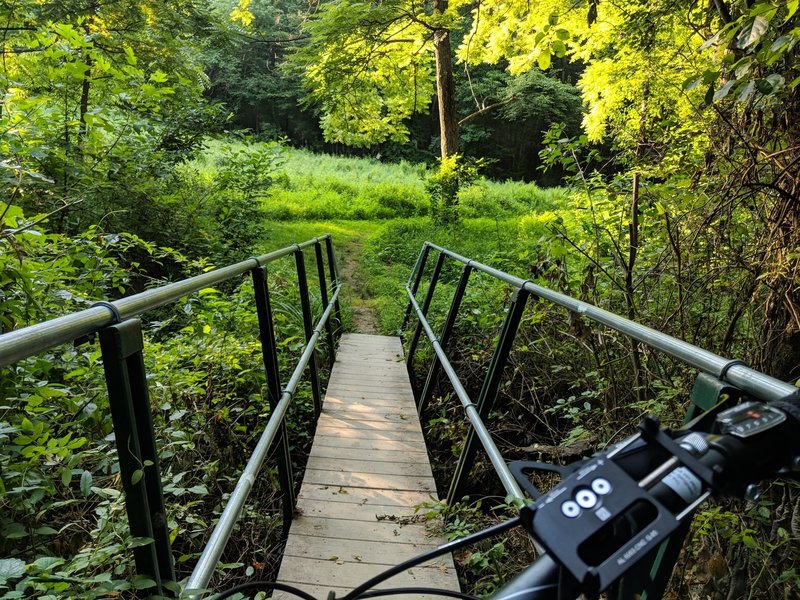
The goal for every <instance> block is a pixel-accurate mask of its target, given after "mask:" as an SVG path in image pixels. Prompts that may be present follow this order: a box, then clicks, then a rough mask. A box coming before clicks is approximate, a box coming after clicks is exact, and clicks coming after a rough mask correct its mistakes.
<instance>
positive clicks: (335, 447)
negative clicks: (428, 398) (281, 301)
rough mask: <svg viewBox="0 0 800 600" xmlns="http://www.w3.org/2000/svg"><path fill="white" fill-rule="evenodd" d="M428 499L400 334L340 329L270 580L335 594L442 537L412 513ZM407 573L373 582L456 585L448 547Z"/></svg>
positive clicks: (426, 468)
mask: <svg viewBox="0 0 800 600" xmlns="http://www.w3.org/2000/svg"><path fill="white" fill-rule="evenodd" d="M387 373H389V374H387ZM318 442H319V443H318ZM435 500H436V487H435V483H434V480H433V477H432V475H431V470H430V463H429V461H428V456H427V450H426V447H425V441H424V438H423V436H422V429H421V427H420V425H419V419H418V417H417V413H416V407H415V406H414V402H413V393H412V391H411V385H410V382H409V381H408V376H407V374H406V372H405V365H404V363H403V362H402V346H401V344H400V340H399V338H392V337H386V336H374V335H363V334H345V335H344V336H342V340H341V343H340V347H339V352H338V355H337V361H336V363H335V364H334V367H333V371H332V373H331V379H330V385H329V387H328V392H327V395H326V400H325V402H323V412H322V415H321V416H320V420H319V422H318V426H317V433H316V436H315V439H314V444H313V446H312V450H311V456H310V458H309V464H308V467H307V469H306V473H305V478H304V481H303V485H302V487H301V490H300V495H299V497H298V502H297V512H298V515H297V516H296V517H295V519H294V521H293V523H292V526H291V528H290V531H289V539H288V540H287V543H286V550H285V552H284V558H283V560H282V563H281V567H280V571H279V574H278V581H279V582H282V583H287V584H289V585H294V586H296V587H298V588H300V589H303V590H305V591H307V592H309V593H311V594H312V595H314V596H315V597H317V598H326V597H327V592H328V591H329V590H333V591H335V592H336V595H337V596H342V595H344V593H346V592H347V591H349V590H350V589H352V588H353V587H355V586H356V585H358V584H360V583H363V582H364V581H366V580H367V579H368V578H369V577H371V576H373V575H375V574H377V573H379V572H381V571H383V570H385V569H386V568H388V567H389V566H392V565H395V564H398V563H400V562H402V561H403V560H406V559H408V558H412V557H413V556H416V555H418V554H421V553H422V552H425V551H427V550H430V549H431V548H434V547H436V546H438V545H440V544H443V543H445V542H446V540H445V539H444V538H443V537H441V536H437V535H434V534H432V532H431V529H430V528H429V527H427V526H426V525H425V524H424V523H423V519H421V518H420V516H419V515H418V514H416V511H415V507H416V506H419V505H423V504H425V503H431V502H433V501H435ZM334 557H335V558H334ZM410 571H411V572H410V573H409V572H405V573H403V574H401V575H400V576H397V577H395V578H392V579H391V580H389V581H387V582H385V583H384V584H382V585H380V586H378V587H381V588H387V587H407V586H416V587H420V586H421V587H436V588H441V589H448V590H459V589H460V587H459V584H458V577H457V575H456V572H455V568H454V565H453V559H452V556H450V555H449V554H448V555H446V556H444V557H441V558H440V559H436V560H435V561H433V563H432V565H428V566H421V567H415V568H414V569H411V570H410ZM290 597H291V596H290V595H288V594H283V593H275V594H274V595H273V598H276V599H278V598H280V599H281V600H283V599H284V598H286V599H287V600H288V598H290ZM393 597H394V598H409V599H410V598H412V597H413V598H415V599H416V600H420V599H423V600H424V599H425V598H426V596H424V595H423V596H420V595H415V596H411V595H408V596H406V595H401V596H393ZM430 598H434V596H430Z"/></svg>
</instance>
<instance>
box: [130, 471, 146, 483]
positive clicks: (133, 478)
mask: <svg viewBox="0 0 800 600" xmlns="http://www.w3.org/2000/svg"><path fill="white" fill-rule="evenodd" d="M142 477H144V471H143V470H142V469H136V470H135V471H134V472H133V475H131V483H132V484H133V485H136V484H137V483H139V482H140V481H141V480H142Z"/></svg>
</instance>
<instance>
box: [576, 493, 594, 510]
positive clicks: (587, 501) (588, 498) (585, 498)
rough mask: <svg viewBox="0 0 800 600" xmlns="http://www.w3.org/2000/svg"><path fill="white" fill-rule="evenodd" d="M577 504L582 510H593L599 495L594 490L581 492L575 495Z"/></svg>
mask: <svg viewBox="0 0 800 600" xmlns="http://www.w3.org/2000/svg"><path fill="white" fill-rule="evenodd" d="M575 502H577V503H578V506H580V507H581V508H593V507H594V506H595V505H596V504H597V494H595V493H594V492H593V491H592V490H587V489H583V490H580V491H578V492H577V493H576V494H575Z"/></svg>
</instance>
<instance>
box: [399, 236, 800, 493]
mask: <svg viewBox="0 0 800 600" xmlns="http://www.w3.org/2000/svg"><path fill="white" fill-rule="evenodd" d="M432 251H433V252H436V253H438V257H437V259H436V263H435V264H434V266H433V271H432V274H431V279H430V283H429V285H428V289H427V292H426V294H425V298H424V300H423V302H422V306H420V304H419V303H418V302H417V299H416V294H417V291H418V290H419V286H420V283H421V281H422V277H423V272H424V271H425V266H426V263H427V261H428V259H429V257H430V254H431V252H432ZM447 259H450V260H452V261H455V262H457V263H461V264H462V265H463V267H462V269H461V276H460V278H459V280H458V283H457V284H456V288H455V291H454V293H453V298H452V300H451V303H450V309H449V311H448V314H447V317H446V319H445V322H444V325H443V326H442V330H441V332H440V334H439V336H438V337H437V336H436V335H435V333H434V332H433V329H432V328H431V326H430V323H429V322H428V320H427V314H428V311H429V309H430V306H431V303H432V301H433V297H434V294H435V291H436V285H437V283H438V282H439V278H440V276H441V273H442V268H443V267H444V264H445V261H446V260H447ZM474 271H479V272H481V273H485V274H487V275H489V276H490V277H493V278H494V279H497V280H498V281H502V282H504V283H507V284H509V285H510V286H512V287H514V288H516V289H515V292H514V295H513V296H512V298H511V301H510V305H509V306H508V311H507V313H506V317H505V321H504V323H503V326H502V329H501V331H500V337H499V339H498V342H497V345H496V346H495V348H494V352H493V354H492V359H491V362H490V364H489V368H488V370H487V372H486V375H485V378H484V381H483V385H482V387H481V390H480V392H479V395H478V400H477V402H475V403H473V402H472V400H471V399H470V397H469V395H468V394H467V392H466V391H465V390H464V386H463V384H462V383H461V381H460V380H459V378H458V375H457V374H456V372H455V370H454V369H453V366H452V365H451V364H450V361H449V359H448V358H447V354H446V349H447V346H448V343H449V341H450V338H451V336H452V332H453V327H454V325H455V322H456V318H457V316H458V311H459V308H460V307H461V302H462V300H463V298H464V294H465V292H466V289H467V285H468V283H469V279H470V275H471V274H472V273H473V272H474ZM406 293H407V295H408V300H409V302H408V306H407V307H406V312H405V318H404V320H403V326H402V329H403V330H405V329H406V326H407V325H408V322H409V318H410V317H411V313H412V310H413V311H414V313H415V314H416V317H417V319H418V322H417V326H416V327H415V329H414V332H413V334H412V336H411V339H410V340H409V344H408V353H407V358H406V364H407V367H408V370H409V374H410V375H411V377H412V381H413V378H414V374H413V363H414V355H415V353H416V350H417V346H418V345H419V340H420V337H421V335H422V333H423V332H424V333H425V335H426V337H427V338H428V340H429V341H430V343H431V345H432V347H433V350H434V357H433V360H432V362H431V364H430V367H429V368H428V374H427V377H426V379H425V384H424V386H423V387H422V391H421V392H420V393H419V394H418V395H417V406H418V408H419V411H420V412H421V411H422V409H423V408H424V407H425V405H426V404H427V402H428V401H429V399H430V397H431V395H432V393H433V388H434V386H435V384H436V382H437V380H438V378H439V376H440V375H441V371H442V370H444V372H445V375H446V376H447V378H448V379H449V381H450V383H451V385H452V386H453V389H454V391H455V393H456V396H457V397H458V399H459V401H460V402H461V404H462V406H463V407H464V409H465V411H466V414H467V417H468V419H469V422H470V427H469V430H468V433H467V437H466V440H465V443H464V447H463V449H462V451H461V456H460V457H459V461H458V466H457V467H456V472H455V475H454V477H453V481H452V483H451V485H450V490H449V492H448V495H447V501H448V503H450V504H452V503H453V502H455V501H456V500H458V499H460V498H461V495H462V492H463V490H464V489H465V487H466V483H467V478H468V477H469V473H470V471H471V469H472V466H473V463H474V461H475V455H476V452H477V450H478V445H477V443H478V442H480V443H481V445H482V446H483V449H484V450H485V452H486V454H487V456H488V458H489V460H490V461H491V463H492V465H493V467H494V469H495V471H496V472H497V475H498V477H499V478H500V481H501V483H502V484H503V487H504V488H505V489H506V492H507V493H508V494H510V495H512V496H514V497H517V498H522V497H523V496H522V492H521V491H520V489H519V487H518V486H517V484H516V482H515V480H514V477H513V475H512V474H511V472H510V471H509V469H508V466H507V465H506V462H505V460H504V459H503V457H502V455H501V454H500V452H499V450H498V449H497V446H496V445H495V443H494V441H493V440H492V436H491V434H490V433H489V431H488V429H487V427H486V425H485V423H484V421H485V420H486V419H487V417H488V415H489V413H490V412H491V410H492V408H493V405H494V402H495V398H496V396H497V391H498V388H499V386H500V384H501V383H502V381H501V378H502V373H503V369H504V368H505V366H506V363H507V361H508V356H509V353H510V351H511V349H512V347H513V344H514V339H515V337H516V334H517V329H518V328H519V324H520V321H521V319H522V316H523V313H524V310H525V305H526V303H527V301H528V298H529V297H530V296H534V297H536V298H541V299H545V300H549V301H551V302H553V303H555V304H557V305H559V306H562V307H564V308H566V309H567V310H570V311H574V312H575V313H577V314H579V315H582V316H585V317H587V318H589V319H592V320H594V321H597V322H598V323H601V324H603V325H606V326H607V327H610V328H612V329H614V330H616V331H619V332H621V333H624V334H626V335H627V336H629V337H631V338H633V339H634V340H636V341H638V342H641V343H643V344H646V345H647V346H650V347H651V348H654V349H656V350H660V351H662V352H665V353H666V354H668V355H670V356H672V357H674V358H677V359H679V360H681V361H683V362H685V363H687V364H688V365H690V366H692V367H694V368H696V369H698V370H699V371H701V372H702V373H706V374H708V375H710V376H711V377H712V378H714V379H715V380H716V381H719V382H721V383H727V384H730V385H731V386H733V387H734V388H736V389H737V390H740V391H741V392H744V393H746V394H749V395H750V396H753V397H755V398H757V399H759V400H762V401H766V402H768V401H772V400H779V399H781V398H785V397H786V396H788V395H790V394H792V393H794V392H795V391H796V389H797V388H795V387H794V386H793V385H791V384H789V383H785V382H783V381H780V380H778V379H775V378H773V377H770V376H769V375H765V374H764V373H760V372H759V371H756V370H755V369H751V368H750V367H748V366H747V365H746V364H745V363H744V362H742V361H740V360H731V359H727V358H723V357H721V356H717V355H716V354H714V353H712V352H709V351H707V350H703V349H702V348H698V347H697V346H694V345H692V344H689V343H688V342H684V341H682V340H679V339H677V338H674V337H672V336H670V335H667V334H665V333H662V332H660V331H656V330H654V329H651V328H649V327H646V326H645V325H641V324H640V323H636V322H635V321H631V320H629V319H626V318H624V317H620V316H619V315H616V314H614V313H611V312H608V311H606V310H603V309H601V308H598V307H597V306H594V305H592V304H588V303H586V302H583V301H580V300H576V299H575V298H571V297H570V296H567V295H565V294H561V293H559V292H556V291H553V290H551V289H548V288H545V287H542V286H541V285H537V284H535V283H533V282H532V281H530V280H524V279H521V278H519V277H515V276H513V275H509V274H508V273H505V272H503V271H500V270H498V269H495V268H493V267H490V266H488V265H485V264H482V263H480V262H477V261H475V260H471V259H469V258H466V257H464V256H461V255H460V254H457V253H455V252H452V251H450V250H448V249H446V248H442V247H441V246H437V245H436V244H432V243H430V242H425V243H424V244H423V246H422V249H421V250H420V253H419V257H418V258H417V262H416V265H415V266H414V268H413V270H412V271H411V275H410V277H409V279H408V283H407V284H406ZM698 381H699V383H698V384H696V387H697V385H709V383H708V382H707V381H706V380H698Z"/></svg>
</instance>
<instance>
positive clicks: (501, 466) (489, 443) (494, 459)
mask: <svg viewBox="0 0 800 600" xmlns="http://www.w3.org/2000/svg"><path fill="white" fill-rule="evenodd" d="M406 291H407V292H408V297H409V299H410V301H411V304H412V305H413V307H414V311H416V313H417V317H418V318H419V320H420V323H422V327H423V329H424V330H425V334H426V335H427V336H428V339H429V340H430V342H431V345H432V346H433V350H434V352H436V356H437V357H438V359H439V361H440V362H441V364H442V368H444V371H445V373H446V374H447V378H448V379H449V380H450V383H451V384H452V386H453V390H454V391H455V393H456V396H458V399H459V400H460V401H461V405H462V406H463V407H464V411H465V412H466V413H467V417H468V418H469V421H470V423H472V426H473V427H474V428H475V431H476V432H477V434H478V437H479V439H480V441H481V444H483V448H484V450H486V455H487V456H488V457H489V460H490V461H491V463H492V466H493V467H494V470H495V471H496V472H497V475H498V476H499V477H500V483H502V484H503V487H504V488H505V489H506V493H507V494H509V495H511V496H513V497H514V498H519V499H524V498H525V494H523V493H522V490H521V489H520V487H519V484H518V483H517V481H516V480H515V479H514V475H513V474H512V473H511V471H510V470H509V468H508V465H507V464H506V461H505V460H504V459H503V455H502V454H501V453H500V450H499V449H498V448H497V445H496V444H495V443H494V440H493V439H492V434H491V433H489V430H488V429H487V428H486V425H484V423H483V420H482V419H481V417H480V414H479V413H478V409H477V407H476V406H475V403H474V402H472V400H471V399H470V397H469V394H468V393H467V390H465V389H464V385H463V384H462V383H461V380H460V379H459V378H458V375H457V374H456V371H455V369H454V368H453V366H452V365H451V364H450V360H449V359H448V358H447V354H445V351H444V349H443V348H442V346H441V344H440V343H439V340H438V339H437V338H436V335H435V334H434V333H433V329H431V326H430V323H428V320H427V319H426V318H425V315H424V314H423V312H422V308H420V306H419V304H418V303H417V301H416V299H415V298H414V294H412V293H411V288H410V287H409V286H406Z"/></svg>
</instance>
